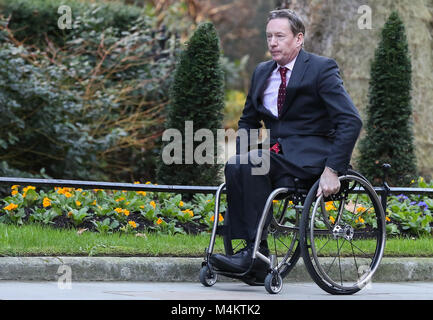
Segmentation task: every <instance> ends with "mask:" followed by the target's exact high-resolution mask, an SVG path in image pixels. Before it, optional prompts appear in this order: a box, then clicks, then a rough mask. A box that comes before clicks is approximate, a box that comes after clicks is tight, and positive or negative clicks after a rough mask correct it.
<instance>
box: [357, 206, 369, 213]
mask: <svg viewBox="0 0 433 320" xmlns="http://www.w3.org/2000/svg"><path fill="white" fill-rule="evenodd" d="M365 210H367V208H366V207H363V206H360V207H358V208H356V212H358V213H359V212H364V211H365Z"/></svg>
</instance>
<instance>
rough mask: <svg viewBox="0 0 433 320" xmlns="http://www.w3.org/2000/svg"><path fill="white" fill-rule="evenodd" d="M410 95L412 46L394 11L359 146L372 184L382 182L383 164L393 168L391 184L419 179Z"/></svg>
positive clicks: (373, 79) (379, 50)
mask: <svg viewBox="0 0 433 320" xmlns="http://www.w3.org/2000/svg"><path fill="white" fill-rule="evenodd" d="M410 91H411V62H410V57H409V50H408V44H407V39H406V35H405V29H404V25H403V22H402V21H401V19H400V17H399V15H398V13H397V12H395V11H394V12H392V13H391V15H390V17H389V18H388V21H387V22H386V23H385V26H384V28H383V30H382V35H381V41H380V43H379V46H378V48H377V49H376V52H375V58H374V60H373V62H372V65H371V80H370V88H369V104H368V107H367V117H368V120H367V124H366V136H365V137H364V138H363V139H362V140H361V141H360V146H359V148H360V149H359V151H360V156H359V159H358V167H359V170H360V171H361V172H362V173H363V174H364V175H365V176H366V177H367V178H368V179H370V180H371V181H374V182H376V183H377V182H378V181H379V179H380V178H382V169H381V166H382V164H383V163H389V164H391V169H390V171H389V175H388V182H389V183H390V184H393V185H406V184H408V183H409V181H410V180H411V179H412V178H413V177H414V176H415V175H416V171H417V169H416V158H415V154H414V145H413V132H412V117H411V116H412V107H411V95H410Z"/></svg>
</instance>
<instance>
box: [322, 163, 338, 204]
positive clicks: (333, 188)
mask: <svg viewBox="0 0 433 320" xmlns="http://www.w3.org/2000/svg"><path fill="white" fill-rule="evenodd" d="M339 190H340V180H339V179H338V174H337V173H334V172H333V171H332V170H331V169H330V168H328V167H325V170H323V173H322V175H321V176H320V182H319V188H318V189H317V194H316V197H318V196H320V195H321V194H322V193H323V195H324V196H325V197H327V196H329V195H331V194H335V193H337V192H338V191H339Z"/></svg>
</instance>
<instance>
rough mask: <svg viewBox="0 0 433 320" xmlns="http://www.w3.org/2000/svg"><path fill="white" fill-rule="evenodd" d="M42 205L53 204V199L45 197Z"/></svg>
mask: <svg viewBox="0 0 433 320" xmlns="http://www.w3.org/2000/svg"><path fill="white" fill-rule="evenodd" d="M42 205H43V206H44V208H46V207H49V206H50V205H51V200H50V199H48V198H47V197H45V198H44V200H43V201H42Z"/></svg>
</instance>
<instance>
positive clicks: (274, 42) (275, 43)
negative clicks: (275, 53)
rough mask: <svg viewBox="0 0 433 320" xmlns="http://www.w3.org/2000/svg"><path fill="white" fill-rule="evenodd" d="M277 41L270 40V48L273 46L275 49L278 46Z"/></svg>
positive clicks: (272, 38)
mask: <svg viewBox="0 0 433 320" xmlns="http://www.w3.org/2000/svg"><path fill="white" fill-rule="evenodd" d="M277 43H278V42H277V39H276V38H275V37H271V38H270V39H269V46H271V47H275V46H276V45H277Z"/></svg>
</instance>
